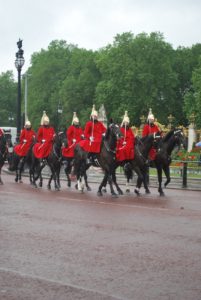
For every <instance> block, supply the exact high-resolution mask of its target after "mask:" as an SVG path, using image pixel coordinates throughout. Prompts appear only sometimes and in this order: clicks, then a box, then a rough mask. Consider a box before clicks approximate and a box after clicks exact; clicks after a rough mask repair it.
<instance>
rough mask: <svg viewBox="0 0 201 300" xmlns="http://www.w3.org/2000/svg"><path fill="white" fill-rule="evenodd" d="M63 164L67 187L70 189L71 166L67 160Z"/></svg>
mask: <svg viewBox="0 0 201 300" xmlns="http://www.w3.org/2000/svg"><path fill="white" fill-rule="evenodd" d="M63 164H64V172H65V174H66V177H67V186H68V187H71V179H70V173H71V169H72V166H71V164H70V162H69V161H68V160H64V162H63Z"/></svg>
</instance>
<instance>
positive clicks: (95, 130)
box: [79, 121, 106, 153]
mask: <svg viewBox="0 0 201 300" xmlns="http://www.w3.org/2000/svg"><path fill="white" fill-rule="evenodd" d="M105 132H106V128H105V126H104V125H103V123H102V122H100V121H96V122H92V121H88V122H87V123H86V125H85V129H84V136H85V137H86V140H83V141H80V143H79V144H80V146H81V147H82V148H83V149H84V150H85V151H87V152H93V153H99V152H100V146H101V141H102V134H103V133H105ZM91 137H92V139H93V140H90V138H91Z"/></svg>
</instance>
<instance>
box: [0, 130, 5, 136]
mask: <svg viewBox="0 0 201 300" xmlns="http://www.w3.org/2000/svg"><path fill="white" fill-rule="evenodd" d="M2 135H4V132H3V130H2V129H1V128H0V136H2Z"/></svg>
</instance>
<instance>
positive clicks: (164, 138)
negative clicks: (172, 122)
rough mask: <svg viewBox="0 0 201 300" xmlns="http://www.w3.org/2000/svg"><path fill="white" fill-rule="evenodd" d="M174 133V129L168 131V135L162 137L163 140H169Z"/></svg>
mask: <svg viewBox="0 0 201 300" xmlns="http://www.w3.org/2000/svg"><path fill="white" fill-rule="evenodd" d="M173 133H174V129H172V130H170V131H169V132H168V133H166V135H165V136H164V137H163V138H162V142H167V141H168V140H169V139H170V138H171V136H172V134H173Z"/></svg>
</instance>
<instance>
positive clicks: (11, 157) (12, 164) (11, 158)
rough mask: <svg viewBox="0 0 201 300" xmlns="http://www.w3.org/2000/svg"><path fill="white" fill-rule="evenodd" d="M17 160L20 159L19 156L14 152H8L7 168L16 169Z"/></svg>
mask: <svg viewBox="0 0 201 300" xmlns="http://www.w3.org/2000/svg"><path fill="white" fill-rule="evenodd" d="M19 161H20V157H19V156H18V155H17V154H16V153H15V152H13V153H12V154H10V155H9V159H8V170H9V171H16V170H17V166H18V163H19Z"/></svg>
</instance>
